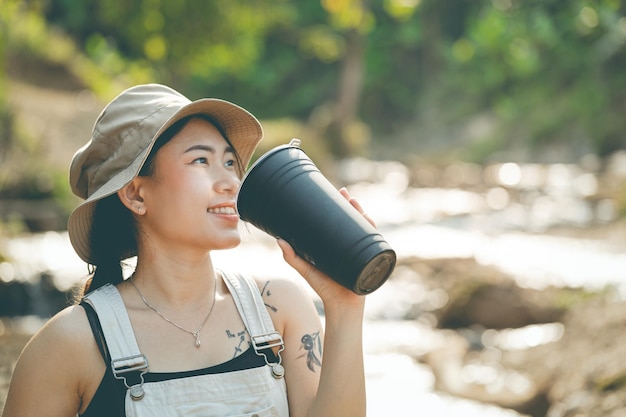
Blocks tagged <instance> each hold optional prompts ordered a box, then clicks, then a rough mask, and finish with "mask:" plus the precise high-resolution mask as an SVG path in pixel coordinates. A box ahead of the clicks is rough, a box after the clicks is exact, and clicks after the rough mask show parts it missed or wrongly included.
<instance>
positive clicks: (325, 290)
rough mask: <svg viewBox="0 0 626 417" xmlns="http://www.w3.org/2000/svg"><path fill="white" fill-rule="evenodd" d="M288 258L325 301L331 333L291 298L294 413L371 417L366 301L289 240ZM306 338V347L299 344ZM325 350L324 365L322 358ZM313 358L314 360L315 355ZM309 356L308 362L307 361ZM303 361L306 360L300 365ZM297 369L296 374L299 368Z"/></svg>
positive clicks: (289, 365) (289, 363) (289, 362)
mask: <svg viewBox="0 0 626 417" xmlns="http://www.w3.org/2000/svg"><path fill="white" fill-rule="evenodd" d="M340 192H341V194H342V195H343V196H344V198H346V200H348V201H349V202H350V204H352V206H353V207H354V208H355V209H356V210H357V211H359V212H360V213H361V214H362V215H363V216H364V217H365V218H366V219H367V220H368V221H369V222H370V223H371V224H372V225H373V226H375V224H374V222H373V221H372V220H371V219H370V218H369V217H368V216H367V215H366V214H365V213H364V211H363V208H362V207H361V206H360V204H359V203H358V202H357V201H356V200H355V199H354V198H352V197H350V195H349V193H348V191H347V190H346V189H345V188H342V189H341V190H340ZM278 244H279V246H280V248H281V249H282V251H283V257H284V258H285V260H286V261H287V263H288V264H289V265H291V266H292V267H293V268H294V269H295V270H296V271H298V273H300V275H302V276H303V277H304V278H305V279H306V280H307V282H308V283H309V284H310V285H311V288H313V290H314V291H315V292H316V293H317V294H318V295H319V296H320V298H321V299H322V302H323V303H324V316H325V335H324V334H323V332H322V330H321V329H320V328H319V327H318V326H319V319H317V320H316V319H315V317H313V316H314V315H315V314H316V313H315V312H314V311H313V312H312V311H311V308H310V307H309V308H305V306H307V305H309V306H310V305H311V304H312V303H311V302H310V300H309V302H308V303H307V301H306V300H304V299H302V297H300V298H298V297H297V296H295V295H294V296H290V299H291V300H292V301H291V304H292V309H294V310H295V311H296V312H297V313H296V314H294V315H293V316H292V317H289V320H288V321H287V323H288V324H287V325H286V326H285V335H286V339H287V340H286V341H285V343H286V346H287V347H286V350H285V362H286V366H285V368H286V371H287V375H286V378H287V384H288V392H289V406H290V413H291V415H292V416H293V417H301V416H302V417H304V416H307V417H317V416H320V417H321V416H323V417H332V416H338V417H364V416H365V414H366V396H365V371H364V365H363V314H364V308H365V297H363V296H358V295H356V294H355V293H353V292H352V291H350V290H348V289H346V288H344V287H343V286H341V285H340V284H338V283H336V282H335V281H333V280H332V279H330V278H329V277H328V276H327V275H325V274H323V273H322V272H321V271H319V270H318V269H316V268H315V267H314V266H313V265H311V264H310V263H308V262H306V261H305V260H304V259H302V258H300V257H299V256H297V255H296V253H295V252H294V250H293V248H292V247H291V246H290V245H289V244H288V243H287V242H285V241H283V240H280V239H279V240H278ZM298 337H299V338H300V341H299V342H300V344H299V346H300V349H299V351H298V352H297V353H296V352H294V351H293V346H294V345H295V344H297V342H298V340H297V338H298ZM322 351H323V361H322V360H321V358H322ZM311 355H312V356H311ZM302 357H305V358H307V359H306V367H305V366H304V364H305V361H304V360H302V359H301V358H302ZM298 360H300V362H298ZM294 369H295V370H294Z"/></svg>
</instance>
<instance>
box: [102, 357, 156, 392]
mask: <svg viewBox="0 0 626 417" xmlns="http://www.w3.org/2000/svg"><path fill="white" fill-rule="evenodd" d="M149 369H150V368H149V366H148V359H147V358H146V357H145V355H143V354H139V355H134V356H127V357H125V358H120V359H113V360H112V361H111V370H112V371H113V376H114V377H115V379H120V380H122V381H123V382H124V386H125V387H126V389H128V390H129V394H130V398H132V399H133V400H135V401H137V400H141V399H142V398H143V396H144V394H145V392H144V390H143V384H144V379H143V376H144V375H145V374H146V373H148V370H149ZM129 372H139V383H138V384H134V385H129V384H128V380H127V379H126V376H125V374H127V373H129Z"/></svg>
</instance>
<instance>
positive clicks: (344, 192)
mask: <svg viewBox="0 0 626 417" xmlns="http://www.w3.org/2000/svg"><path fill="white" fill-rule="evenodd" d="M339 193H340V194H341V195H342V196H343V197H344V198H345V199H346V200H348V202H349V203H350V204H351V205H352V207H354V208H355V209H357V211H358V212H359V213H361V215H362V216H363V217H365V220H367V221H368V222H369V224H371V225H372V226H374V227H376V222H374V220H372V218H371V217H370V216H369V215H368V214H367V213H366V212H365V210H364V209H363V207H362V206H361V203H359V202H358V200H357V199H356V198H354V197H352V196H351V195H350V193H349V192H348V189H347V188H346V187H341V188H340V189H339Z"/></svg>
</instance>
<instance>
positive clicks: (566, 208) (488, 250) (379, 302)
mask: <svg viewBox="0 0 626 417" xmlns="http://www.w3.org/2000/svg"><path fill="white" fill-rule="evenodd" d="M355 164H356V165H355ZM359 164H360V165H359ZM343 168H344V181H346V182H347V183H353V184H354V185H353V186H351V187H350V190H351V192H352V194H353V195H355V196H356V197H357V198H358V199H359V201H360V202H361V203H362V205H363V206H364V207H365V208H366V209H367V211H368V213H369V214H370V215H371V217H372V218H374V219H376V220H377V223H378V226H379V229H380V230H381V232H382V233H383V235H384V236H385V237H386V239H387V240H388V241H389V243H390V244H391V245H392V247H394V249H395V250H396V251H397V253H398V255H399V257H408V256H419V257H427V258H438V257H441V258H443V257H445V258H450V257H474V258H475V259H476V260H477V261H479V262H480V263H483V264H489V265H494V266H496V267H498V268H500V269H501V270H503V271H505V272H507V273H509V274H511V276H513V277H514V278H515V279H516V280H517V282H518V283H519V284H520V285H521V286H526V287H533V288H542V287H545V286H548V285H557V286H575V287H588V288H592V289H597V288H600V287H603V286H606V285H613V286H615V287H617V288H619V289H620V291H621V293H622V294H625V295H626V292H625V290H624V285H623V283H622V280H621V278H622V277H624V276H626V256H625V255H624V253H625V252H624V251H623V249H624V248H623V247H621V246H619V245H611V244H609V243H608V242H604V241H601V240H592V239H584V238H566V237H555V236H549V235H546V234H542V233H541V232H542V231H543V230H546V229H547V228H548V227H550V226H554V225H570V226H573V227H581V228H584V227H586V226H587V225H589V224H591V223H594V222H595V223H602V222H608V221H610V220H612V218H613V217H614V210H613V205H612V203H611V201H609V200H601V201H598V200H595V201H594V203H593V204H591V203H589V201H588V199H587V197H589V195H590V194H593V193H594V190H595V188H594V186H595V187H596V188H597V180H596V182H594V179H596V176H594V175H590V174H589V173H588V172H585V171H584V170H581V169H580V168H578V167H568V166H558V167H556V168H555V167H553V166H552V167H548V166H545V167H542V168H541V169H539V168H538V167H537V166H532V167H527V166H518V165H507V164H502V165H499V166H498V167H497V169H496V168H494V167H492V168H491V170H492V171H491V172H492V174H493V176H494V178H499V180H498V181H492V184H488V185H489V186H488V187H487V188H484V189H482V190H481V191H480V192H470V191H466V190H465V189H462V188H460V187H458V188H448V189H444V188H434V187H431V188H425V187H424V188H412V187H409V185H408V173H407V171H406V168H404V167H402V166H401V165H399V164H397V163H379V164H373V163H371V162H366V161H360V160H356V161H351V162H350V163H347V164H346V165H345V166H344V167H343ZM531 168H532V169H531ZM472 170H475V167H472V166H470V167H468V166H462V167H460V168H459V167H457V169H456V171H457V174H458V173H459V172H460V174H458V175H461V177H462V178H464V179H465V181H468V179H469V178H471V177H472V175H470V174H471V173H472V172H474V171H472ZM485 172H488V171H485ZM485 172H481V175H484V174H485ZM494 172H495V174H494ZM537 172H543V174H544V176H543V177H542V178H543V182H541V183H540V184H539V183H538V180H537V179H536V178H535V177H537V176H538V175H539V174H538V173H537ZM355 173H357V174H358V175H356V174H355ZM348 174H350V175H348ZM533 175H534V177H533ZM368 176H375V177H376V178H383V180H382V181H377V182H373V181H369V180H368ZM533 178H534V182H533ZM513 191H515V193H513ZM524 192H525V193H524ZM514 195H516V196H517V197H515V198H517V199H518V200H523V198H521V197H524V196H525V197H524V198H525V201H522V202H523V203H524V204H522V203H521V202H519V201H516V200H515V199H514V198H513V196H514ZM520 196H521V197H520ZM242 235H243V238H244V239H243V240H244V241H243V243H242V245H240V246H239V247H238V248H236V249H233V250H229V251H221V252H216V253H215V254H214V262H215V263H216V265H217V266H218V267H220V268H224V269H238V270H240V271H242V272H249V273H254V274H255V275H257V276H267V277H272V276H274V277H275V276H285V277H291V278H293V279H296V280H298V279H301V278H300V277H299V276H297V274H296V273H295V272H294V271H293V270H291V268H290V267H289V266H288V265H287V264H286V263H285V262H284V261H283V260H282V257H281V254H280V251H279V249H278V248H277V246H276V245H275V243H274V242H273V239H271V238H269V237H268V236H266V235H264V234H263V233H261V232H259V231H258V230H256V229H254V228H253V227H252V226H242ZM3 245H4V247H2V248H0V249H1V251H0V252H1V253H4V254H5V255H6V256H7V257H8V259H11V262H10V263H9V262H4V263H0V280H3V281H5V282H10V281H16V280H17V281H20V280H29V279H32V277H37V276H40V275H41V274H42V273H43V272H46V273H48V275H50V276H51V277H52V280H53V282H54V285H55V286H56V287H58V288H59V289H62V290H65V289H68V288H70V287H72V286H73V285H75V284H76V283H77V282H79V281H80V280H81V279H82V277H83V276H84V274H85V273H86V267H85V265H84V264H83V263H82V262H81V261H80V260H79V259H78V257H77V256H76V255H75V253H74V252H73V250H72V249H71V246H70V245H69V240H68V238H67V234H65V233H57V232H48V233H42V234H37V235H30V236H24V237H16V238H14V239H11V240H9V241H6V242H4V243H3ZM242 260H245V262H242ZM460 278H462V277H460ZM396 281H397V282H396ZM35 296H36V294H35ZM423 296H424V295H423V293H421V292H420V288H414V287H411V285H410V284H407V281H406V280H395V279H394V280H390V281H389V282H388V283H386V284H385V285H384V286H383V287H381V288H380V289H379V290H377V291H376V292H374V293H373V294H371V295H369V296H368V302H367V309H366V322H365V326H364V336H365V354H366V356H365V361H366V376H367V388H368V410H369V412H368V415H369V416H370V417H386V416H389V415H407V416H420V415H445V416H448V417H455V416H463V417H468V416H481V417H491V416H494V417H495V416H498V417H505V416H506V417H511V416H518V415H519V414H518V413H516V412H514V411H512V410H508V409H504V408H500V407H496V406H491V405H485V404H482V403H479V402H475V401H470V400H465V399H461V398H455V397H453V396H450V395H445V394H442V393H440V392H437V390H436V389H435V378H434V375H433V373H432V371H431V370H430V369H429V368H428V367H427V366H426V365H424V364H421V363H419V362H417V361H416V360H415V359H414V358H415V357H416V356H418V355H422V354H424V353H427V352H434V351H436V350H437V349H439V348H441V347H442V346H443V345H444V344H445V343H446V339H445V337H444V334H443V333H442V332H441V331H437V330H436V329H433V328H432V327H431V326H428V325H426V324H424V323H420V322H419V321H415V320H403V317H404V316H405V313H406V312H407V311H408V309H409V308H410V307H411V305H412V304H413V303H414V302H415V300H416V299H417V298H418V297H423ZM434 300H435V301H433V302H441V303H445V299H442V300H439V301H437V298H436V297H435V298H434ZM40 301H42V302H43V300H40ZM21 322H22V323H30V326H31V327H33V326H34V327H37V326H38V325H39V324H41V321H40V320H22V321H21ZM33 323H34V324H33ZM0 331H1V329H0ZM562 331H563V329H562V326H561V327H559V325H558V324H548V325H542V326H529V327H528V328H524V329H517V330H509V331H506V332H505V331H501V332H492V333H490V340H491V342H490V343H492V344H494V345H496V344H497V345H498V346H499V347H501V348H507V349H524V348H526V347H529V346H536V345H537V344H541V343H547V342H550V341H553V340H556V339H558V338H559V337H560V334H562ZM461 376H462V377H463V378H465V379H466V380H468V381H469V380H471V381H476V380H478V381H480V380H481V379H482V380H483V382H484V383H485V384H486V385H489V384H490V383H491V384H492V385H493V384H496V383H502V381H503V380H504V379H503V375H502V373H498V372H491V371H490V370H489V369H485V368H481V369H477V368H471V369H470V368H467V369H464V370H463V373H462V374H461ZM506 383H510V384H512V385H511V386H512V387H513V388H516V387H517V388H519V389H523V387H524V383H525V382H524V381H523V380H521V379H520V378H517V379H515V378H511V377H507V379H506Z"/></svg>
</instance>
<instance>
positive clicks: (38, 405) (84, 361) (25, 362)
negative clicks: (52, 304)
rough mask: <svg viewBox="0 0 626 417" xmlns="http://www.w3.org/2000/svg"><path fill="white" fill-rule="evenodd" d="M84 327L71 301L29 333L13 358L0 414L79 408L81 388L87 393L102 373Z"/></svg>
mask: <svg viewBox="0 0 626 417" xmlns="http://www.w3.org/2000/svg"><path fill="white" fill-rule="evenodd" d="M89 329H90V328H89V323H88V321H87V318H86V316H85V313H84V310H83V308H82V307H78V306H74V307H68V308H67V309H65V310H63V311H61V312H60V313H58V314H57V315H56V316H54V317H53V318H52V319H50V320H49V321H48V322H47V323H46V324H45V325H44V326H43V327H42V328H41V329H40V330H39V332H37V334H35V335H34V336H33V338H32V339H31V340H30V341H29V342H28V344H27V345H26V346H25V347H24V350H23V351H22V353H21V355H20V357H19V359H18V361H17V365H16V367H15V370H14V372H13V376H12V378H11V384H10V386H9V392H8V396H7V400H6V403H5V407H4V411H3V413H2V417H32V416H47V417H75V416H76V414H77V413H78V412H79V411H82V410H81V406H82V405H83V401H84V399H85V393H86V392H90V393H91V395H93V393H94V392H95V389H96V388H97V384H98V383H99V381H100V379H101V378H102V374H103V373H104V363H103V362H102V359H101V357H100V355H99V352H98V348H97V346H96V344H95V341H94V339H93V336H92V335H91V331H90V330H89ZM94 349H95V352H94ZM94 354H95V355H96V357H95V360H94ZM98 374H99V376H98ZM94 384H96V385H95V386H94ZM89 399H90V398H89Z"/></svg>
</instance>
